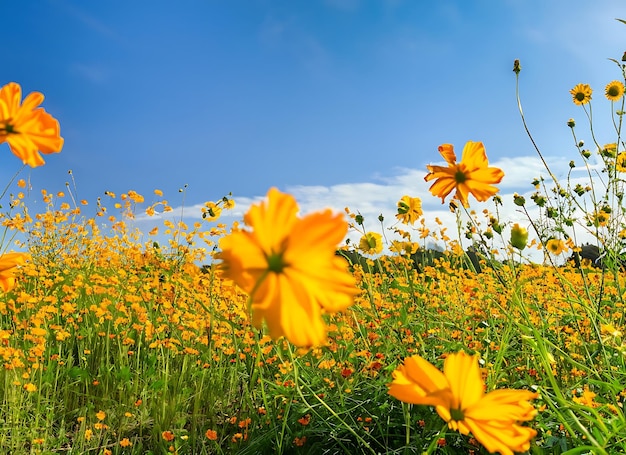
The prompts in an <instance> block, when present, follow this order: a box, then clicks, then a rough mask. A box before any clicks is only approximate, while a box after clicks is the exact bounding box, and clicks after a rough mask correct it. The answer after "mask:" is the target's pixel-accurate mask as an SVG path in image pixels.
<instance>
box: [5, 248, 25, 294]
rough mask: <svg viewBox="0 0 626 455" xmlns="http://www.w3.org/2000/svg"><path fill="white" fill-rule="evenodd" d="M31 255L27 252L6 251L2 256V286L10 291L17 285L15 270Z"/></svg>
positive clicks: (6, 290)
mask: <svg viewBox="0 0 626 455" xmlns="http://www.w3.org/2000/svg"><path fill="white" fill-rule="evenodd" d="M29 257H30V256H29V255H28V254H26V253H5V254H3V255H2V256H0V288H1V289H2V290H3V291H4V292H8V291H10V290H11V289H13V288H14V287H15V276H14V275H15V272H16V271H17V267H18V266H20V265H22V264H24V262H26V260H27V259H28V258H29Z"/></svg>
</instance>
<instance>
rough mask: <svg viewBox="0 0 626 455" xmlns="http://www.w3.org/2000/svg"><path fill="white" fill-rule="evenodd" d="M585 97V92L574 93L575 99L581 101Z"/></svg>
mask: <svg viewBox="0 0 626 455" xmlns="http://www.w3.org/2000/svg"><path fill="white" fill-rule="evenodd" d="M584 99H585V94H584V93H583V92H578V93H576V100H577V101H583V100H584Z"/></svg>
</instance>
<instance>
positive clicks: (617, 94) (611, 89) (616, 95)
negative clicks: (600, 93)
mask: <svg viewBox="0 0 626 455" xmlns="http://www.w3.org/2000/svg"><path fill="white" fill-rule="evenodd" d="M604 95H605V96H606V98H607V99H608V100H609V101H619V100H620V98H621V97H622V96H624V84H623V83H621V82H620V81H613V82H609V83H608V84H607V85H606V88H605V89H604Z"/></svg>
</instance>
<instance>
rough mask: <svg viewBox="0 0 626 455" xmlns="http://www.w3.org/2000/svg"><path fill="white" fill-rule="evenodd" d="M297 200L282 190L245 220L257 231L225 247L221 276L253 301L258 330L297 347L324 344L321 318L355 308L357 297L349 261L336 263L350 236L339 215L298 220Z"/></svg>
mask: <svg viewBox="0 0 626 455" xmlns="http://www.w3.org/2000/svg"><path fill="white" fill-rule="evenodd" d="M297 213H298V205H297V203H296V200H295V199H294V198H293V196H291V195H289V194H284V193H281V192H280V191H278V190H277V189H276V188H272V189H270V190H269V192H268V193H267V200H266V201H263V202H261V203H259V204H256V205H253V206H251V207H250V209H249V210H248V212H247V213H246V214H245V215H244V222H245V224H246V225H247V226H248V227H250V228H251V229H252V230H251V231H247V230H240V231H234V232H233V233H231V234H230V235H227V236H225V237H223V238H222V239H220V243H219V245H220V248H221V250H222V251H221V253H219V254H218V258H219V259H221V260H222V264H221V268H222V270H223V274H224V276H225V277H227V278H230V279H232V280H233V281H234V282H235V283H236V284H237V285H238V286H239V287H241V288H242V289H243V290H244V291H246V292H247V293H248V294H249V295H250V301H251V311H252V322H253V324H254V325H255V326H256V327H259V328H260V327H261V325H262V321H263V320H265V321H266V322H267V326H268V329H269V332H270V335H271V336H272V338H279V337H281V336H285V337H286V338H287V339H288V340H289V341H290V342H292V343H293V344H295V345H297V346H316V345H320V344H322V343H323V342H324V341H325V339H326V326H325V324H324V321H323V320H322V313H323V312H329V313H333V312H337V311H341V310H343V309H345V308H347V307H348V306H350V305H351V304H352V302H353V300H354V296H355V295H356V294H357V293H358V290H357V288H356V284H355V279H354V277H353V275H352V274H351V273H350V272H349V271H348V264H347V262H346V260H345V259H344V258H342V257H340V256H337V255H335V251H336V249H337V245H338V244H339V243H340V242H341V241H342V240H343V238H344V237H345V235H346V234H347V232H348V223H347V222H346V221H345V220H344V219H343V216H342V215H341V214H333V213H332V212H331V211H330V210H325V211H322V212H316V213H311V214H309V215H307V216H305V217H302V218H300V217H298V216H297Z"/></svg>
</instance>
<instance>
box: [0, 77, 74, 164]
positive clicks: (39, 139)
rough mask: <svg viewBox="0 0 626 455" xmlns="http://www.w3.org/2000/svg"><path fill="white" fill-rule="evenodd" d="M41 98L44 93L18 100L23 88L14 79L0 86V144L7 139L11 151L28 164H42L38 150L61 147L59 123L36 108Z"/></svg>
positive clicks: (48, 151)
mask: <svg viewBox="0 0 626 455" xmlns="http://www.w3.org/2000/svg"><path fill="white" fill-rule="evenodd" d="M43 99H44V96H43V94H41V93H39V92H32V93H30V94H29V95H28V96H27V97H26V98H24V102H23V103H21V101H22V88H21V87H20V85H19V84H16V83H15V82H10V83H8V84H7V85H5V86H4V87H2V88H1V89H0V143H2V142H8V143H9V147H10V148H11V152H13V154H14V155H15V156H17V157H18V158H19V159H21V160H22V162H23V163H24V164H28V165H29V166H30V167H37V166H41V165H42V164H44V163H45V161H44V160H43V158H42V157H41V155H40V154H39V152H41V153H57V152H60V151H61V148H63V138H62V137H61V136H60V126H59V122H58V121H57V120H56V119H55V118H54V117H52V116H51V115H50V114H48V113H47V112H46V111H45V110H44V108H42V107H38V106H39V105H40V104H41V103H42V102H43ZM20 103H21V104H20Z"/></svg>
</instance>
